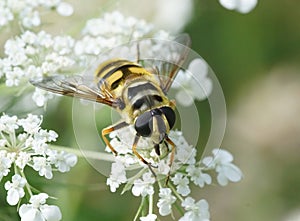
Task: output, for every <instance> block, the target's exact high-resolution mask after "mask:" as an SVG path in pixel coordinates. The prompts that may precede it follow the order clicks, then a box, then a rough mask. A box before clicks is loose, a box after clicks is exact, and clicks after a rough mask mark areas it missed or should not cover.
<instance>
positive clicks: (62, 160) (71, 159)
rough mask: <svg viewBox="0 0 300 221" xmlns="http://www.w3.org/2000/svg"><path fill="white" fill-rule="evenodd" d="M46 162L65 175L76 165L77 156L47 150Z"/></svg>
mask: <svg viewBox="0 0 300 221" xmlns="http://www.w3.org/2000/svg"><path fill="white" fill-rule="evenodd" d="M47 155H48V156H49V157H48V160H49V162H50V163H51V164H54V165H55V167H56V168H57V169H58V171H60V172H62V173H65V172H68V171H70V168H71V167H73V166H75V164H76V163H77V156H76V155H74V154H71V153H67V152H65V151H59V152H58V151H57V150H50V149H49V150H48V151H47Z"/></svg>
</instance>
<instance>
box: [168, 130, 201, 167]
mask: <svg viewBox="0 0 300 221" xmlns="http://www.w3.org/2000/svg"><path fill="white" fill-rule="evenodd" d="M169 137H170V138H171V139H172V140H173V142H174V143H175V145H176V147H177V148H176V149H177V151H176V154H175V159H176V160H177V161H179V162H180V163H181V164H194V163H195V162H196V159H195V157H196V149H195V148H194V147H193V146H191V145H189V144H188V142H187V141H186V140H185V138H184V136H183V134H182V132H181V131H173V130H171V131H170V134H169Z"/></svg>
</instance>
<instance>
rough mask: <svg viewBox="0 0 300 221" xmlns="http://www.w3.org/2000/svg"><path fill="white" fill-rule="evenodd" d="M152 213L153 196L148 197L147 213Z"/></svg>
mask: <svg viewBox="0 0 300 221" xmlns="http://www.w3.org/2000/svg"><path fill="white" fill-rule="evenodd" d="M152 213H153V194H151V195H149V211H148V214H152Z"/></svg>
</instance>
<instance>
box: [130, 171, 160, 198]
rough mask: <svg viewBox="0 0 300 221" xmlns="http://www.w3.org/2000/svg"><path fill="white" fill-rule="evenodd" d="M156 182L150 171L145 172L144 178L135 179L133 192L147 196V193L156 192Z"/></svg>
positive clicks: (136, 194)
mask: <svg viewBox="0 0 300 221" xmlns="http://www.w3.org/2000/svg"><path fill="white" fill-rule="evenodd" d="M154 183H155V178H154V177H153V175H152V174H151V173H150V172H148V173H144V174H143V180H141V179H137V180H135V181H134V184H133V187H132V193H133V195H135V196H142V197H145V196H147V195H153V194H154V188H153V184H154Z"/></svg>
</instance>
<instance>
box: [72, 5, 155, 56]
mask: <svg viewBox="0 0 300 221" xmlns="http://www.w3.org/2000/svg"><path fill="white" fill-rule="evenodd" d="M151 31H153V27H152V25H151V24H148V23H146V22H145V21H144V20H139V19H136V18H134V17H125V16H124V15H122V14H121V13H120V12H118V11H114V12H111V13H105V14H104V15H103V16H102V17H101V18H94V19H90V20H88V21H87V22H86V25H85V27H84V28H83V30H82V38H81V39H80V40H78V41H77V42H76V45H75V54H76V55H98V54H100V53H101V52H103V51H105V50H107V49H111V48H114V47H116V46H118V45H121V44H124V43H126V42H128V41H131V40H136V39H139V38H141V37H145V36H147V35H148V34H149V33H150V32H151Z"/></svg>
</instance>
